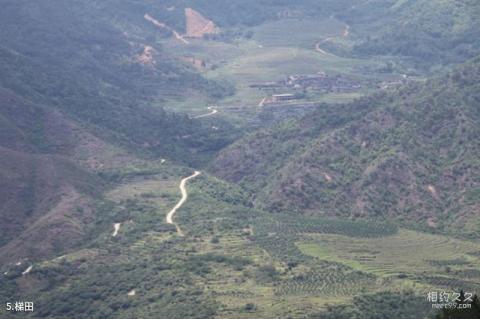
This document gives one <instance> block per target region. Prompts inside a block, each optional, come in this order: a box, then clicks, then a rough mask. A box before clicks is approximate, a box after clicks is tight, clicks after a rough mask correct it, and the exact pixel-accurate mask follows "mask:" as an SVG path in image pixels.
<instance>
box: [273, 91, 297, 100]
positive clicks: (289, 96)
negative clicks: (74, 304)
mask: <svg viewBox="0 0 480 319" xmlns="http://www.w3.org/2000/svg"><path fill="white" fill-rule="evenodd" d="M272 98H273V102H281V101H291V100H296V99H297V97H296V96H295V94H291V93H286V94H274V95H273V96H272Z"/></svg>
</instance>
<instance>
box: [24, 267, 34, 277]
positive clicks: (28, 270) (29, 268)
mask: <svg viewBox="0 0 480 319" xmlns="http://www.w3.org/2000/svg"><path fill="white" fill-rule="evenodd" d="M32 269H33V266H29V267H28V268H27V269H25V271H24V272H22V276H25V275H28V274H29V273H30V272H31V271H32Z"/></svg>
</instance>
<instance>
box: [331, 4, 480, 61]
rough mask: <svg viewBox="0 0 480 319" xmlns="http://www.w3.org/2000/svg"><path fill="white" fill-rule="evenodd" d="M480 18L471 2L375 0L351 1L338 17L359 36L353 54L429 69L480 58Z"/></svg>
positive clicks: (476, 8) (478, 8) (478, 11)
mask: <svg viewBox="0 0 480 319" xmlns="http://www.w3.org/2000/svg"><path fill="white" fill-rule="evenodd" d="M479 15H480V4H479V2H478V1H476V0H467V1H445V0H433V1H432V0H417V1H404V0H389V1H384V0H379V1H363V2H362V1H360V2H359V1H357V2H355V3H352V6H351V7H350V8H349V9H348V10H346V11H345V12H342V13H340V14H339V17H340V18H341V19H344V20H345V21H346V22H348V23H351V24H352V28H353V29H355V28H358V29H359V32H360V33H361V34H363V39H362V41H361V42H360V43H358V44H356V45H355V46H354V48H353V52H354V53H355V54H361V55H363V56H368V55H372V54H374V55H385V54H386V55H400V56H407V57H411V58H413V59H414V60H415V61H416V63H417V67H419V68H422V67H423V68H425V67H426V68H428V67H430V66H432V65H437V67H438V64H442V63H443V64H445V63H452V62H453V63H461V62H463V61H465V60H466V59H469V58H472V57H474V56H476V55H478V54H479V52H480V46H479V43H478V41H477V39H478V38H479V37H480V20H479V19H478V16H479Z"/></svg>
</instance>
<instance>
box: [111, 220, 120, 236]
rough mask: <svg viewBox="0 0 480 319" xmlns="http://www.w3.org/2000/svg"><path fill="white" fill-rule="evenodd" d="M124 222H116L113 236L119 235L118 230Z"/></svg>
mask: <svg viewBox="0 0 480 319" xmlns="http://www.w3.org/2000/svg"><path fill="white" fill-rule="evenodd" d="M121 225H122V224H120V223H116V224H113V234H112V237H117V235H118V231H119V230H120V226H121Z"/></svg>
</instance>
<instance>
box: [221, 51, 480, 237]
mask: <svg viewBox="0 0 480 319" xmlns="http://www.w3.org/2000/svg"><path fill="white" fill-rule="evenodd" d="M479 68H480V61H479V60H478V59H476V60H474V61H471V62H470V63H468V64H467V65H465V66H463V67H460V68H458V69H457V70H455V71H453V72H451V73H449V74H447V75H444V76H442V77H439V78H437V79H434V80H431V81H428V82H426V83H424V84H420V83H417V84H412V85H408V86H406V87H404V88H401V89H397V90H392V91H391V92H388V93H387V92H384V93H379V94H377V95H374V96H371V97H368V98H364V99H360V100H358V101H356V102H353V103H350V104H345V105H335V106H332V105H321V106H319V107H318V108H317V109H316V110H315V112H313V113H311V114H309V115H308V116H306V117H304V118H303V119H301V120H298V121H289V122H286V123H282V124H281V125H278V126H276V127H273V128H270V129H266V130H261V131H259V132H255V133H253V134H251V135H250V136H247V137H246V138H244V139H243V140H241V141H239V142H236V143H235V144H233V145H232V146H230V147H229V148H227V149H226V150H224V151H222V152H221V153H220V155H219V156H218V158H217V160H216V162H215V163H214V165H213V166H212V171H213V172H215V173H216V174H218V175H219V176H222V177H224V178H226V179H227V180H230V181H234V182H241V183H242V184H243V185H245V186H246V187H248V188H250V189H252V190H254V191H258V193H257V195H256V199H255V201H256V204H257V206H258V207H262V208H266V209H267V210H274V211H281V212H297V213H300V212H308V213H309V214H315V215H335V216H349V217H354V218H358V217H363V218H364V217H375V218H381V219H385V218H393V219H397V220H398V221H400V222H401V223H403V224H404V225H407V226H408V227H414V228H417V229H423V230H426V229H429V230H430V231H433V232H438V231H441V232H450V233H455V235H457V236H463V237H471V238H478V234H479V232H478V231H479V230H478V227H477V226H476V225H477V224H476V223H475V222H474V221H475V219H474V217H473V216H474V211H475V208H474V207H475V205H476V204H475V203H476V202H477V201H473V202H471V201H469V200H468V199H471V197H470V196H468V197H466V199H467V200H465V197H464V196H463V194H464V192H465V193H466V194H470V193H471V192H474V190H476V189H477V188H478V183H479V181H478V180H477V179H475V178H474V177H473V176H476V175H478V174H472V172H474V171H478V170H479V162H478V158H477V156H476V155H475V154H477V153H478V152H479V151H480V145H479V144H478V143H477V142H476V141H478V140H479V139H478V137H479V136H480V132H479V130H478V129H477V128H478V127H479V125H478V123H479V121H480V118H479V113H478V108H477V107H476V104H477V103H476V100H478V98H479V97H478V92H479V90H478V74H479ZM227 167H228V169H227ZM258 176H262V178H258ZM447 180H448V181H449V182H448V185H449V186H448V187H447V186H446V184H445V183H447ZM462 181H464V182H462ZM476 227H477V228H476ZM458 229H462V231H460V232H459V231H458ZM455 230H456V231H455Z"/></svg>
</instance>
